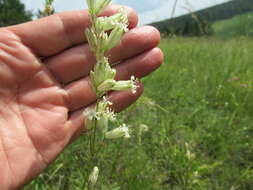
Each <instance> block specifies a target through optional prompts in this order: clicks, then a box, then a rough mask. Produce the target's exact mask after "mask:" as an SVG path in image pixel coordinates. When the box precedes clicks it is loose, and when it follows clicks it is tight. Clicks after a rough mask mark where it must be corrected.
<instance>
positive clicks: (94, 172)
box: [89, 166, 99, 187]
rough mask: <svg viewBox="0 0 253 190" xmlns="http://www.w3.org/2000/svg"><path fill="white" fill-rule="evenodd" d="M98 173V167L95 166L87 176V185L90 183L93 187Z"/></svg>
mask: <svg viewBox="0 0 253 190" xmlns="http://www.w3.org/2000/svg"><path fill="white" fill-rule="evenodd" d="M98 174H99V169H98V167H97V166H95V167H94V168H93V170H92V172H91V174H90V176H89V185H91V186H92V187H94V186H95V185H96V183H97V179H98Z"/></svg>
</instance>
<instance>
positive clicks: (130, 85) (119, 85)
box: [112, 76, 137, 94]
mask: <svg viewBox="0 0 253 190" xmlns="http://www.w3.org/2000/svg"><path fill="white" fill-rule="evenodd" d="M135 81H136V80H135V78H134V76H132V77H131V80H127V81H117V82H116V84H115V85H114V86H113V88H112V90H128V89H132V92H133V94H135V93H136V89H137V86H136V84H135Z"/></svg>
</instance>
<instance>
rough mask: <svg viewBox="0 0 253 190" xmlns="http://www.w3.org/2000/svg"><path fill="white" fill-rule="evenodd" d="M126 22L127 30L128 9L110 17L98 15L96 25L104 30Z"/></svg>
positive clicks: (125, 28)
mask: <svg viewBox="0 0 253 190" xmlns="http://www.w3.org/2000/svg"><path fill="white" fill-rule="evenodd" d="M120 24H121V25H122V24H124V26H125V27H124V31H125V32H126V31H127V30H128V29H127V26H128V17H127V13H126V11H121V12H119V13H117V14H115V15H113V16H110V17H98V18H97V19H96V26H98V27H99V28H101V29H102V30H104V31H108V30H112V29H113V28H114V27H115V26H116V25H120Z"/></svg>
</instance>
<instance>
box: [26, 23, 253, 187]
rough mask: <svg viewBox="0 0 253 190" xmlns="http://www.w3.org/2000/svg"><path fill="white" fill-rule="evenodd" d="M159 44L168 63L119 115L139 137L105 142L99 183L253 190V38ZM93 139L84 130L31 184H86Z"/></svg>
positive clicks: (218, 25)
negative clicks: (145, 129)
mask: <svg viewBox="0 0 253 190" xmlns="http://www.w3.org/2000/svg"><path fill="white" fill-rule="evenodd" d="M222 26H226V25H225V24H224V23H216V25H215V29H216V30H217V31H219V34H221V33H222V32H223V34H224V30H225V29H222ZM217 35H218V32H217ZM160 47H161V49H162V50H163V52H164V54H165V61H164V64H163V65H162V67H161V68H160V69H159V70H157V71H156V72H155V73H154V74H153V75H150V76H148V77H146V78H145V79H144V80H143V82H144V84H145V93H144V95H143V97H142V98H141V99H140V100H139V101H138V102H137V103H136V104H134V105H133V106H131V107H130V108H128V109H127V110H126V111H125V112H123V113H121V114H120V119H121V120H122V121H125V122H126V123H128V124H130V125H131V129H132V134H133V135H132V138H131V139H128V140H125V139H122V140H116V141H112V142H111V143H110V144H105V145H104V146H106V147H107V148H106V150H105V151H103V153H101V155H100V158H99V160H101V167H100V168H101V169H100V170H101V175H100V178H99V182H98V189H101V190H237V189H238V190H250V189H252V186H253V101H252V100H253V89H252V82H253V67H252V64H253V40H252V38H251V37H250V36H247V37H245V35H236V36H233V37H230V38H223V37H222V35H219V36H216V35H214V36H211V37H203V38H181V37H173V38H167V37H164V38H163V39H162V42H161V45H160ZM142 124H145V125H147V126H148V127H149V130H148V131H143V130H142V127H140V126H141V125H142ZM87 142H88V139H87V138H86V136H85V135H83V136H82V137H81V138H79V140H77V141H76V142H74V143H73V144H72V145H70V146H69V147H68V148H67V149H66V150H65V151H64V153H63V154H62V155H61V156H60V157H59V158H58V159H57V160H56V161H55V162H54V163H53V164H52V165H51V166H50V167H49V168H48V169H47V170H46V171H45V172H44V173H43V174H41V175H40V176H39V177H38V178H37V179H36V180H34V181H33V182H31V183H30V184H28V185H27V186H26V187H25V188H24V190H84V184H85V181H86V179H87V175H88V172H87V168H88V165H89V163H88V160H87V157H86V155H87V154H88V151H89V150H88V149H87Z"/></svg>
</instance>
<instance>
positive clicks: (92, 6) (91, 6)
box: [86, 0, 96, 15]
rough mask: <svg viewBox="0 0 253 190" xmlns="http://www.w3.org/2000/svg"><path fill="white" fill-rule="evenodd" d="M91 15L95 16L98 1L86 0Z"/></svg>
mask: <svg viewBox="0 0 253 190" xmlns="http://www.w3.org/2000/svg"><path fill="white" fill-rule="evenodd" d="M86 2H87V5H88V9H89V12H90V14H91V15H92V14H94V11H95V2H96V0H86Z"/></svg>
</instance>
